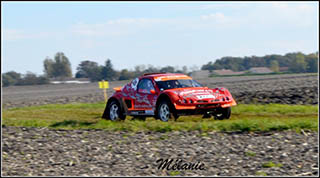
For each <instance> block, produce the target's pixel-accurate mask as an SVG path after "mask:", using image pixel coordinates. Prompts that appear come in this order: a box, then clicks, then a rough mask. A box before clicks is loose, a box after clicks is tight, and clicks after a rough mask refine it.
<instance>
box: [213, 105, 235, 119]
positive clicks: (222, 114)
mask: <svg viewBox="0 0 320 178" xmlns="http://www.w3.org/2000/svg"><path fill="white" fill-rule="evenodd" d="M230 116H231V107H228V108H219V109H218V110H217V111H216V113H214V119H216V120H223V119H229V118H230Z"/></svg>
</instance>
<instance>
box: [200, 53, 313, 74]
mask: <svg viewBox="0 0 320 178" xmlns="http://www.w3.org/2000/svg"><path fill="white" fill-rule="evenodd" d="M318 62H319V59H318V52H316V53H311V54H303V53H301V52H296V53H287V54H285V55H276V54H273V55H265V56H262V57H257V56H251V57H222V58H221V59H217V60H216V61H215V62H214V63H213V62H208V63H207V64H205V65H203V66H202V67H201V70H210V71H212V70H220V69H231V70H233V71H246V70H249V69H250V68H251V67H269V68H271V70H273V71H274V72H279V68H280V67H288V71H289V72H292V73H309V72H318Z"/></svg>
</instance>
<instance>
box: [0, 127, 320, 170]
mask: <svg viewBox="0 0 320 178" xmlns="http://www.w3.org/2000/svg"><path fill="white" fill-rule="evenodd" d="M317 136H318V135H317V133H316V132H306V133H305V134H299V133H296V132H290V131H288V132H279V133H277V132H275V133H260V134H256V133H241V134H239V133H219V132H210V133H208V134H207V135H202V134H201V133H200V132H198V131H192V132H171V133H158V132H139V133H136V134H132V133H128V132H108V131H104V130H70V131H68V130H51V129H48V128H21V127H20V128H19V127H5V128H3V148H2V149H3V159H2V161H3V162H2V163H3V166H4V167H3V168H2V175H4V176H169V175H179V176H181V175H184V176H247V175H250V176H257V175H268V176H316V175H317V174H318V168H319V167H318V162H317V160H318V154H317V153H318V144H317V140H318V139H317ZM159 159H182V160H183V162H184V163H185V162H187V163H189V162H191V163H196V162H201V163H203V164H204V170H180V171H177V170H176V171H173V170H172V169H171V170H161V169H160V170H159V169H158V166H159V163H157V160H159ZM173 164H174V163H172V165H173ZM172 165H171V166H172Z"/></svg>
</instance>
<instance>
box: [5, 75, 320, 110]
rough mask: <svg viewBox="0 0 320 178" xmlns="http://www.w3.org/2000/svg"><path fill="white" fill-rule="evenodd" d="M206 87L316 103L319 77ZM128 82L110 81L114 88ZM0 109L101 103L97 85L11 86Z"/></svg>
mask: <svg viewBox="0 0 320 178" xmlns="http://www.w3.org/2000/svg"><path fill="white" fill-rule="evenodd" d="M197 80H198V81H199V82H200V83H202V84H204V85H205V86H208V87H225V88H227V89H229V90H230V92H231V94H232V95H233V96H234V98H235V99H236V101H237V102H238V103H264V104H266V103H282V104H313V105H314V104H318V76H316V75H311V74H290V75H262V76H243V77H219V78H199V79H197ZM126 83H128V81H115V82H110V89H108V90H107V92H108V96H109V97H110V96H111V95H112V93H113V92H114V90H113V89H112V88H113V87H117V86H123V85H124V84H126ZM2 99H3V107H4V108H12V107H21V106H32V105H43V104H52V103H73V102H86V103H88V102H89V103H94V102H101V101H103V100H104V96H103V92H102V90H101V89H99V88H98V83H89V84H58V85H53V84H52V85H37V86H10V87H4V88H3V94H2Z"/></svg>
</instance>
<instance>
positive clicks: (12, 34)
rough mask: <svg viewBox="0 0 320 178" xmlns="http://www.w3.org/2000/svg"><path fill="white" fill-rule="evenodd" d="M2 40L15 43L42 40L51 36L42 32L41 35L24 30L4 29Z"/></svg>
mask: <svg viewBox="0 0 320 178" xmlns="http://www.w3.org/2000/svg"><path fill="white" fill-rule="evenodd" d="M1 36H2V37H1V38H2V39H4V40H7V41H15V40H24V39H40V38H46V37H49V36H50V34H49V33H47V32H40V33H36V32H33V33H30V32H26V31H23V30H17V29H3V30H2V34H1Z"/></svg>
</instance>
